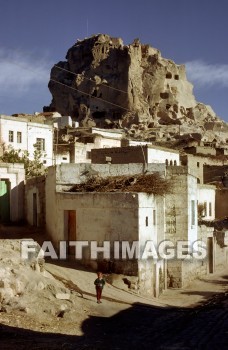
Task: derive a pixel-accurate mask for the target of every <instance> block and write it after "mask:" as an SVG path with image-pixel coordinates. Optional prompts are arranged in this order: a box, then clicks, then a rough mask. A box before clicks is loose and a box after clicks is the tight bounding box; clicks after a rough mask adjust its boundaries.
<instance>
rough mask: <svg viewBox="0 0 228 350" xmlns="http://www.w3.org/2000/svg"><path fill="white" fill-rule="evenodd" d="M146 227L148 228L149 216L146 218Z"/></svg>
mask: <svg viewBox="0 0 228 350" xmlns="http://www.w3.org/2000/svg"><path fill="white" fill-rule="evenodd" d="M146 226H148V216H146Z"/></svg>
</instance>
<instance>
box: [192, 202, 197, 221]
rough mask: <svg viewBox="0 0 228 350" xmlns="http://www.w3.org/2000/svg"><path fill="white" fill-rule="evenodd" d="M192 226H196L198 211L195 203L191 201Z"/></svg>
mask: <svg viewBox="0 0 228 350" xmlns="http://www.w3.org/2000/svg"><path fill="white" fill-rule="evenodd" d="M191 214H192V215H191V225H192V226H194V225H195V224H196V211H195V201H194V200H191Z"/></svg>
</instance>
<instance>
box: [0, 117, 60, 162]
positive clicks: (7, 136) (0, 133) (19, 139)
mask: <svg viewBox="0 0 228 350" xmlns="http://www.w3.org/2000/svg"><path fill="white" fill-rule="evenodd" d="M0 148H1V149H2V152H3V151H4V150H9V149H10V148H13V149H15V150H21V151H28V153H29V158H30V159H31V160H32V159H34V151H35V150H36V149H37V150H39V151H41V152H42V157H41V161H42V162H43V164H44V165H45V166H50V165H52V164H53V127H52V125H46V124H43V123H38V122H30V121H29V119H28V118H25V117H24V118H23V117H12V116H5V115H0Z"/></svg>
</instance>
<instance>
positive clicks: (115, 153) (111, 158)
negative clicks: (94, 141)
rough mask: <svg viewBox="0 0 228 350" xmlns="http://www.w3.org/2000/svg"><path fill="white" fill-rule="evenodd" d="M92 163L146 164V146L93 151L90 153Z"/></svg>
mask: <svg viewBox="0 0 228 350" xmlns="http://www.w3.org/2000/svg"><path fill="white" fill-rule="evenodd" d="M91 157H92V158H91V159H92V163H94V164H106V163H108V162H110V163H112V164H127V163H143V164H146V163H147V162H148V149H147V147H146V146H135V147H131V146H130V147H121V148H104V149H93V150H92V152H91Z"/></svg>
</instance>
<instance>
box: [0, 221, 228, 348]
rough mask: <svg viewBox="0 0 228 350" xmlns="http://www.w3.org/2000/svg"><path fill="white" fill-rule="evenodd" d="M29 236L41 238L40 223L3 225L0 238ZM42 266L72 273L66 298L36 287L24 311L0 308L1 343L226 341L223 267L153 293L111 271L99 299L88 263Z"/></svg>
mask: <svg viewBox="0 0 228 350" xmlns="http://www.w3.org/2000/svg"><path fill="white" fill-rule="evenodd" d="M29 236H30V237H33V238H34V239H37V238H38V239H41V240H42V236H41V235H40V232H39V230H37V231H34V230H33V229H32V228H24V227H21V228H17V229H16V228H13V227H9V228H1V235H0V238H6V237H7V238H17V239H18V238H21V237H26V238H28V237H29ZM45 266H46V270H47V271H48V272H49V273H50V274H52V275H54V276H57V277H58V278H59V280H65V281H68V282H69V281H70V283H71V288H70V293H71V298H70V300H59V301H58V303H57V301H56V300H54V298H50V293H49V294H48V293H46V291H42V293H40V294H39V292H37V295H33V297H34V299H32V297H31V298H30V300H29V306H28V310H27V311H26V310H24V309H23V310H13V311H11V310H10V309H9V310H8V312H0V335H1V338H0V348H1V349H108V348H109V349H138V348H141V349H227V348H228V314H227V310H228V302H227V295H228V293H227V291H228V271H219V272H217V273H215V274H213V275H208V276H205V277H204V278H201V279H199V280H195V281H194V282H193V283H192V284H191V286H189V287H188V288H186V289H181V290H180V289H169V290H167V291H165V292H164V293H163V294H162V295H161V296H160V297H159V298H150V297H149V296H142V295H138V294H135V293H133V292H130V291H129V290H128V287H127V285H126V284H124V283H123V281H122V277H121V276H119V277H118V276H114V282H113V284H112V285H111V284H109V283H106V286H105V288H104V291H103V298H102V304H97V303H96V298H95V289H94V284H93V282H94V279H95V278H96V274H95V273H94V272H93V271H90V270H88V269H85V268H83V267H81V266H80V265H78V264H76V262H75V261H72V262H61V263H60V262H54V261H50V262H47V263H46V264H45ZM78 288H79V289H80V290H81V291H82V294H83V297H82V296H81V294H80V293H78V290H79V289H78ZM45 293H46V294H45ZM56 303H57V304H56ZM56 305H57V306H56ZM54 306H55V308H54ZM56 307H59V309H58V310H59V312H56ZM61 310H62V311H61Z"/></svg>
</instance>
